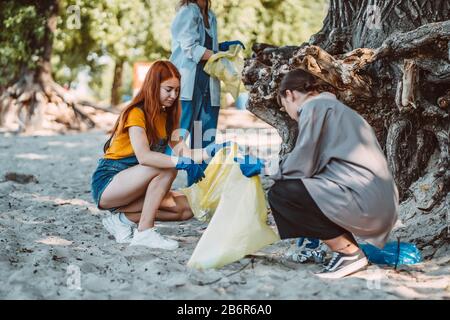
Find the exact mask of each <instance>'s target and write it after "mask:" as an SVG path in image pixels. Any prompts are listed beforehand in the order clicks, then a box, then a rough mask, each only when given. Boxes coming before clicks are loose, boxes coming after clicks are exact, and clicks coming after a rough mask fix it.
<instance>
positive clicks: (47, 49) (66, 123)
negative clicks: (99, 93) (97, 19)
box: [0, 0, 95, 132]
mask: <svg viewBox="0 0 450 320" xmlns="http://www.w3.org/2000/svg"><path fill="white" fill-rule="evenodd" d="M36 9H37V12H38V14H40V15H42V16H45V17H47V23H46V26H45V31H46V32H45V36H44V37H43V38H42V39H40V40H39V43H36V44H35V45H36V46H38V47H40V48H42V49H43V53H42V55H41V56H40V57H39V61H38V63H37V67H36V68H33V69H30V68H28V67H25V66H24V67H23V68H22V71H21V74H20V75H19V78H18V79H17V81H15V82H14V83H12V84H11V85H9V86H7V87H6V88H5V89H4V90H3V92H0V127H2V128H3V129H6V130H8V131H14V132H34V131H36V130H41V129H49V130H54V131H65V130H66V129H76V130H80V129H86V128H91V127H93V126H95V123H94V122H93V121H92V120H91V118H90V117H89V115H87V114H86V113H85V112H84V111H83V106H81V105H79V104H78V103H77V102H76V100H75V99H74V98H73V97H72V96H71V95H69V94H68V93H67V92H66V90H65V89H64V88H62V87H61V86H60V85H58V84H57V83H56V82H55V81H54V80H53V78H52V75H51V63H50V58H51V55H52V47H53V34H54V32H55V29H56V25H57V19H58V10H59V7H58V0H53V1H47V2H45V3H41V4H37V5H36Z"/></svg>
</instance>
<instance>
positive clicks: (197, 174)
mask: <svg viewBox="0 0 450 320" xmlns="http://www.w3.org/2000/svg"><path fill="white" fill-rule="evenodd" d="M175 168H176V169H177V170H185V171H186V172H187V174H188V180H189V181H192V183H197V182H199V181H201V180H202V179H203V178H204V177H205V172H204V171H203V167H202V166H201V165H199V164H197V163H195V162H194V160H192V159H191V158H186V157H180V158H178V163H177V165H176V166H175Z"/></svg>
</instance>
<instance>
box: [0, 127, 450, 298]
mask: <svg viewBox="0 0 450 320" xmlns="http://www.w3.org/2000/svg"><path fill="white" fill-rule="evenodd" d="M105 137H106V136H105V135H104V133H102V132H90V133H83V134H77V135H60V136H41V137H17V136H5V135H0V242H1V244H0V298H1V299H434V298H437V299H449V298H450V252H449V251H448V250H441V252H440V254H439V255H435V256H434V258H433V259H432V260H430V261H426V262H424V263H421V264H418V265H415V266H411V267H402V268H400V270H393V269H392V268H379V267H377V266H370V267H369V268H368V270H367V271H364V272H360V273H358V274H356V275H354V276H351V277H348V278H346V279H342V280H334V281H331V280H329V281H325V280H321V279H318V278H316V277H314V276H313V275H312V272H315V271H318V270H320V267H319V266H317V265H311V264H310V265H300V264H296V263H292V262H286V261H285V260H284V259H283V258H282V257H283V254H284V252H285V251H286V250H287V249H288V248H289V246H291V242H289V241H284V242H279V243H277V244H274V245H272V246H270V247H268V248H265V249H264V250H263V251H262V252H260V253H258V256H257V257H253V258H244V259H242V260H241V261H239V262H236V263H233V264H230V265H228V266H226V267H224V268H222V269H220V270H207V271H198V270H191V269H189V268H187V267H186V263H187V261H188V259H189V257H190V255H191V253H192V252H193V249H194V247H195V245H196V243H197V241H198V240H199V238H200V236H201V234H202V230H203V229H204V228H205V225H203V224H201V223H199V222H198V221H195V220H190V221H186V222H180V223H161V224H158V226H159V227H160V230H161V232H162V233H163V234H166V235H169V236H171V237H172V238H174V239H177V240H178V241H180V244H181V246H180V248H179V249H177V250H176V251H173V252H165V251H161V250H149V249H145V248H130V247H128V246H127V245H121V244H116V243H115V242H114V241H113V240H111V238H110V237H109V236H108V234H107V233H106V231H105V230H104V229H103V227H102V224H101V218H102V217H103V216H104V215H105V214H106V212H102V211H99V210H98V209H97V208H96V207H95V205H94V204H93V203H92V200H91V196H90V177H91V174H92V172H93V170H94V168H95V166H96V163H97V159H98V158H99V157H100V156H101V146H102V144H103V142H104V141H105ZM8 172H15V173H20V174H31V175H33V176H35V178H36V179H37V182H36V181H34V182H33V181H31V182H29V183H24V184H21V183H17V182H13V181H5V180H3V179H4V176H5V174H6V173H8ZM2 180H3V181H2ZM183 183H184V177H183V176H180V177H179V178H177V180H176V182H175V185H174V187H175V188H176V187H180V186H183Z"/></svg>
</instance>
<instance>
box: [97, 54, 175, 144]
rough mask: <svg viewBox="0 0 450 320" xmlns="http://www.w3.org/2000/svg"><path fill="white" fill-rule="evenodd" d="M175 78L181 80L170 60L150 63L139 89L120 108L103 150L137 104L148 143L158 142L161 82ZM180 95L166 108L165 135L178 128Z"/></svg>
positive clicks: (120, 129) (119, 131)
mask: <svg viewBox="0 0 450 320" xmlns="http://www.w3.org/2000/svg"><path fill="white" fill-rule="evenodd" d="M172 78H177V79H178V80H180V81H181V75H180V73H179V72H178V69H177V68H176V67H175V66H174V65H173V64H172V63H171V62H170V61H163V60H159V61H156V62H154V63H153V64H152V66H151V67H150V70H149V71H148V72H147V75H146V76H145V80H144V84H143V85H142V88H141V89H140V90H139V92H138V94H137V95H136V96H135V97H134V98H133V100H132V101H131V102H130V103H129V104H128V105H127V106H126V107H125V109H123V110H122V112H121V113H120V115H119V118H118V119H117V121H116V124H115V125H114V128H113V130H112V133H111V136H110V138H109V139H108V141H107V142H106V143H105V145H104V147H103V151H104V152H106V150H107V149H108V148H109V146H110V144H111V140H112V139H113V137H114V135H115V134H116V133H122V132H123V131H124V128H123V127H124V125H125V121H126V119H127V118H128V114H129V113H130V111H131V110H132V109H133V108H135V107H137V106H138V105H142V107H143V111H144V114H145V123H146V127H147V138H148V142H149V144H150V145H153V144H155V143H158V141H159V139H160V138H163V137H158V134H157V132H156V125H155V123H156V118H157V117H158V115H159V113H160V112H162V110H161V103H160V99H159V98H160V88H161V83H162V82H164V81H166V80H169V79H172ZM180 110H181V106H180V96H179V95H178V97H177V99H176V100H175V102H174V105H173V106H172V107H169V108H166V111H165V112H166V113H167V122H166V133H167V136H168V137H169V139H170V137H171V136H172V133H173V131H175V130H176V129H178V128H179V121H180Z"/></svg>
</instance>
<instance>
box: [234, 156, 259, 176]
mask: <svg viewBox="0 0 450 320" xmlns="http://www.w3.org/2000/svg"><path fill="white" fill-rule="evenodd" d="M234 161H236V162H237V163H239V165H240V168H241V172H242V174H243V175H244V176H246V177H248V178H251V177H253V176H256V175H258V174H260V173H261V170H262V168H264V161H263V160H261V159H258V158H255V157H252V156H250V155H246V156H244V158H234Z"/></svg>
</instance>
